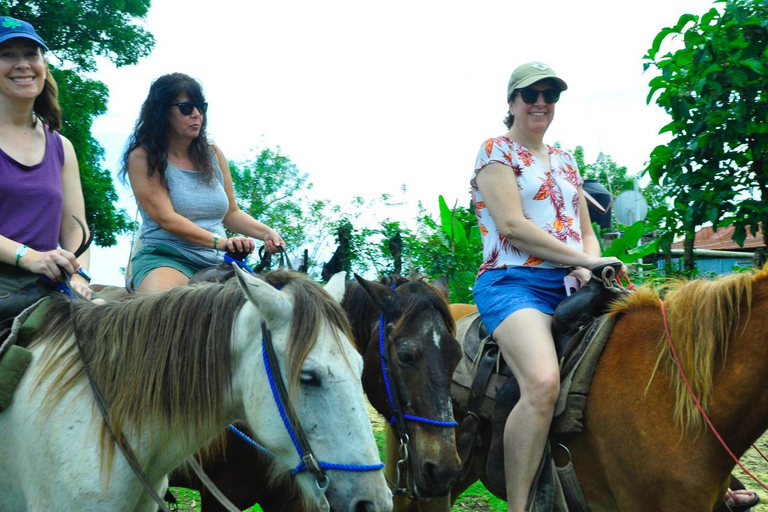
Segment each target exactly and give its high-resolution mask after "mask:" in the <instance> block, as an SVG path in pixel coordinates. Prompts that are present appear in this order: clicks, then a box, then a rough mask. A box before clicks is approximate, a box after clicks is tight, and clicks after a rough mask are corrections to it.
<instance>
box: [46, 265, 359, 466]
mask: <svg viewBox="0 0 768 512" xmlns="http://www.w3.org/2000/svg"><path fill="white" fill-rule="evenodd" d="M262 278H263V279H264V280H265V281H266V282H268V283H269V284H271V285H273V286H276V287H280V286H283V285H285V287H284V288H283V291H285V292H286V293H288V294H290V295H291V296H292V298H293V303H294V307H293V318H297V319H300V321H297V322H292V325H291V333H290V336H289V341H288V346H287V355H286V357H287V358H288V360H289V361H290V366H289V367H288V379H289V388H292V389H293V390H295V389H296V388H297V387H298V382H299V379H300V373H301V372H300V369H301V366H302V364H303V362H304V360H305V359H306V356H307V354H308V353H309V352H310V351H311V349H312V347H313V346H314V344H315V342H316V340H317V338H318V334H319V331H320V319H321V318H322V317H325V318H326V319H328V321H329V322H330V323H331V324H332V325H334V326H335V327H337V328H338V329H340V330H341V331H342V332H344V333H345V334H347V335H349V336H351V335H350V334H349V332H350V330H349V324H348V323H347V321H346V318H345V316H344V312H343V311H342V310H341V308H340V306H339V305H338V304H337V303H336V302H335V301H334V300H332V299H331V298H330V296H329V295H328V294H327V292H325V291H324V290H323V289H322V288H321V287H320V286H317V285H316V284H314V283H312V282H311V281H310V280H309V278H307V277H305V276H303V275H301V274H298V273H293V272H280V271H275V272H271V273H269V274H267V275H265V276H262ZM245 302H246V298H245V295H244V294H243V292H242V290H241V289H240V287H239V286H237V285H236V284H233V283H232V282H230V283H229V284H227V283H225V284H218V283H202V284H196V285H190V286H181V287H176V288H171V289H169V290H166V291H164V292H160V293H154V294H146V295H144V294H137V295H132V296H129V297H126V298H125V299H123V300H121V301H116V302H110V303H106V304H102V305H97V304H93V303H91V302H77V303H75V302H72V301H70V300H69V299H67V298H66V297H65V296H63V295H61V294H56V295H55V296H53V297H52V300H51V303H50V307H49V310H48V312H47V313H46V319H45V321H44V325H45V327H44V328H43V329H42V330H41V331H40V332H39V333H38V334H37V335H36V338H35V340H33V342H32V344H33V345H35V344H41V343H43V342H44V341H45V340H47V344H46V346H45V349H44V351H43V356H42V358H41V361H40V364H41V365H42V374H43V375H46V376H47V378H50V379H53V380H52V386H51V388H52V389H55V390H56V392H55V393H51V394H50V396H49V397H48V398H47V402H46V404H47V405H46V407H47V410H48V411H50V410H52V409H53V407H54V406H55V405H56V404H57V403H58V402H59V401H60V400H61V398H62V397H63V396H64V395H65V394H66V393H67V392H68V391H70V390H71V389H72V388H73V387H74V386H75V385H76V384H77V383H78V382H81V381H82V379H83V378H85V370H84V366H83V362H84V363H85V365H87V366H88V370H89V372H90V374H91V375H92V377H93V380H94V381H95V382H96V383H97V385H98V387H99V390H100V391H101V394H102V396H103V397H104V399H105V401H106V403H107V404H108V414H109V418H110V421H111V423H112V426H113V428H114V430H115V432H125V427H126V426H129V425H132V426H134V428H135V429H136V430H135V432H136V434H137V435H140V425H141V424H142V423H159V424H161V425H163V428H162V429H160V430H161V431H162V432H163V433H164V435H168V436H169V438H170V435H171V433H173V432H179V431H181V432H183V433H184V435H186V436H187V439H192V440H193V441H194V442H195V443H197V444H201V445H202V444H203V443H205V442H207V441H208V439H202V438H200V436H201V435H203V434H204V433H205V432H210V431H211V430H212V429H218V428H220V426H221V425H222V424H223V423H224V422H225V421H226V419H225V410H224V402H225V401H224V397H225V396H226V394H227V393H229V392H230V391H231V388H230V386H231V382H232V365H231V348H232V343H231V342H232V334H233V326H234V322H235V318H236V317H237V315H238V313H239V312H240V310H241V309H242V307H243V305H244V304H245ZM73 325H74V326H75V327H76V337H77V340H78V341H79V343H80V345H81V346H82V351H83V352H82V359H81V356H80V354H79V352H78V350H77V347H76V345H75V344H74V342H73V339H72V329H73ZM253 331H254V332H255V326H254V327H253ZM253 341H254V342H258V340H253ZM337 342H339V343H341V341H340V340H338V338H337ZM101 449H102V454H105V453H106V463H107V467H108V468H111V466H112V464H111V463H112V459H113V455H114V442H113V440H112V438H111V436H110V435H109V432H108V431H107V430H106V426H105V425H104V424H103V422H102V429H101ZM102 462H104V459H103V460H102Z"/></svg>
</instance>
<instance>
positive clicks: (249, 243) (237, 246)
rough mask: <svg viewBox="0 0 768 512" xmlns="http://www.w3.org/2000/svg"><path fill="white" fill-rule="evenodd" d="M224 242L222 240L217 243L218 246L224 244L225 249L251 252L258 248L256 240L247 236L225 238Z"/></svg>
mask: <svg viewBox="0 0 768 512" xmlns="http://www.w3.org/2000/svg"><path fill="white" fill-rule="evenodd" d="M223 242H224V243H223V244H222V243H221V242H219V243H217V244H216V245H217V248H219V246H220V245H223V246H224V247H223V250H225V251H229V252H245V253H249V254H250V253H252V252H253V250H254V249H256V242H254V241H253V239H252V238H248V237H247V236H233V237H232V238H227V239H225V240H224V241H223Z"/></svg>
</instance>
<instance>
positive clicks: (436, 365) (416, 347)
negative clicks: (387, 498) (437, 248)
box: [170, 276, 460, 512]
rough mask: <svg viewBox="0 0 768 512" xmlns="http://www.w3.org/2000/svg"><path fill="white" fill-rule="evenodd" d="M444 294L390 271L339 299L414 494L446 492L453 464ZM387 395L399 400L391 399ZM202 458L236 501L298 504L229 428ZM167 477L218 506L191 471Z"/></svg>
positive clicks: (450, 341) (368, 387) (453, 345)
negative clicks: (217, 449) (220, 450)
mask: <svg viewBox="0 0 768 512" xmlns="http://www.w3.org/2000/svg"><path fill="white" fill-rule="evenodd" d="M446 297H447V289H446V290H440V289H438V288H437V287H435V286H432V285H430V284H428V283H426V282H425V281H422V280H413V281H410V280H408V279H405V278H402V277H394V278H390V279H387V280H382V282H380V283H375V282H369V281H366V280H365V279H362V278H360V277H359V276H358V277H357V281H356V282H354V283H350V284H349V285H348V288H347V292H346V295H345V297H344V300H343V302H342V306H343V307H344V309H345V311H346V312H347V315H348V317H349V320H350V324H351V325H352V330H353V334H354V339H355V342H356V344H357V346H358V349H359V350H360V352H361V353H362V354H363V357H364V369H363V378H362V380H363V388H364V389H365V391H366V393H367V395H368V399H369V401H370V402H371V404H372V405H373V407H374V408H375V409H376V410H377V411H378V412H379V413H380V414H382V415H383V416H384V417H385V418H386V419H387V420H392V419H393V418H394V424H395V426H397V428H396V429H395V430H396V434H395V435H396V437H397V439H398V441H399V443H398V444H397V450H396V451H395V454H394V455H393V457H397V459H398V460H400V464H399V465H397V466H395V468H394V470H393V473H392V475H389V477H390V480H391V481H392V482H394V483H395V485H396V486H397V487H398V488H401V489H403V490H404V492H407V493H408V494H409V495H410V496H412V497H414V498H418V499H425V498H430V497H433V496H441V495H445V494H447V493H448V492H449V490H450V488H451V486H452V485H453V482H454V480H455V479H456V477H457V475H458V470H459V459H458V455H457V453H456V444H455V434H454V428H453V425H452V423H453V416H454V414H453V410H452V404H451V399H450V386H451V375H452V374H453V371H454V369H455V367H456V364H457V363H458V360H459V356H460V347H459V344H458V342H457V341H456V339H455V338H454V335H455V324H454V321H453V319H452V317H451V314H450V312H449V309H448V305H447V300H446ZM382 320H383V323H382ZM382 331H383V333H384V338H383V339H382V338H381V337H380V335H381V332H382ZM382 346H383V347H384V350H385V355H386V358H385V361H386V365H385V366H386V368H387V376H386V377H385V375H384V370H383V366H382V352H381V347H382ZM393 400H394V402H395V404H397V405H399V407H393ZM396 409H399V412H400V414H399V415H398V414H397V413H396ZM330 412H331V411H329V413H330ZM398 418H399V420H398ZM400 429H404V430H400ZM405 453H407V455H408V457H407V458H406V457H404V456H403V455H404V454H405ZM203 464H204V469H205V471H206V473H207V474H208V475H209V477H210V478H211V479H212V480H213V481H214V482H215V483H216V485H217V486H219V487H220V488H221V490H222V491H223V492H224V494H225V495H226V496H227V497H228V498H229V499H230V500H231V501H232V502H233V503H234V504H235V505H236V506H238V507H240V508H246V507H250V506H252V505H253V504H254V503H259V504H260V505H261V507H262V509H264V510H265V511H270V512H274V511H284V512H288V511H292V512H293V511H297V510H303V509H302V506H301V504H300V503H298V502H297V501H296V500H294V499H292V498H291V496H293V494H292V484H291V482H286V481H282V482H278V483H276V484H274V485H272V486H271V487H266V486H265V482H266V478H265V475H266V474H268V471H267V468H268V467H269V465H270V464H271V458H270V457H269V456H268V455H265V454H264V453H263V452H260V451H259V450H257V449H255V448H254V447H252V446H250V445H249V444H248V442H247V441H244V440H243V439H242V438H241V437H239V436H238V435H237V434H235V433H234V432H232V431H228V432H227V448H226V452H225V454H224V457H223V458H216V459H205V460H203ZM397 470H399V478H398V473H397ZM331 478H333V475H332V474H331ZM170 483H171V485H172V486H182V487H189V488H194V489H198V490H201V500H202V508H203V510H204V511H205V512H210V511H215V510H224V509H223V508H220V507H221V506H220V504H219V503H218V502H217V500H216V499H215V498H214V497H213V496H212V495H211V494H210V493H209V492H208V491H207V490H204V489H203V486H202V485H201V483H200V482H199V481H198V480H197V479H196V478H194V477H190V476H187V475H185V474H184V472H183V471H182V472H177V473H175V474H174V475H172V477H171V482H170Z"/></svg>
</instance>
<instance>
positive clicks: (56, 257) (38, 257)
mask: <svg viewBox="0 0 768 512" xmlns="http://www.w3.org/2000/svg"><path fill="white" fill-rule="evenodd" d="M18 265H19V267H21V268H23V269H25V270H28V271H30V272H32V273H33V274H41V275H44V276H46V277H47V278H48V279H50V280H52V281H56V282H59V281H62V280H63V279H64V276H63V275H62V274H61V269H64V271H65V272H66V273H67V274H69V275H70V276H71V275H74V273H75V272H77V269H78V268H80V263H78V262H77V258H76V257H75V255H74V254H72V253H71V252H69V251H66V250H64V249H54V250H52V251H47V252H38V251H35V250H34V249H29V251H28V252H27V254H26V255H24V256H22V257H21V258H20V259H19V262H18ZM59 267H61V269H60V268H59Z"/></svg>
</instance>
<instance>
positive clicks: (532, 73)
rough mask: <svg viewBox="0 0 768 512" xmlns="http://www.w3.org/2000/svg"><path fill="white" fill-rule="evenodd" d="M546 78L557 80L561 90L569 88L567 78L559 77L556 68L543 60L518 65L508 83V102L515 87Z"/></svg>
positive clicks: (521, 86) (520, 87) (518, 87)
mask: <svg viewBox="0 0 768 512" xmlns="http://www.w3.org/2000/svg"><path fill="white" fill-rule="evenodd" d="M545 79H550V80H552V81H553V82H555V83H556V84H557V86H558V87H559V88H560V90H561V91H564V90H566V89H568V84H566V83H565V80H563V79H562V78H558V76H557V75H556V74H555V70H554V69H552V68H551V67H549V66H547V65H546V64H544V63H543V62H528V63H526V64H523V65H521V66H518V67H517V68H516V69H515V70H514V71H513V72H512V76H511V77H509V84H508V85H507V102H509V99H510V98H511V97H512V93H513V92H514V91H515V89H522V88H524V87H528V86H529V85H533V84H535V83H536V82H538V81H540V80H545Z"/></svg>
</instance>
